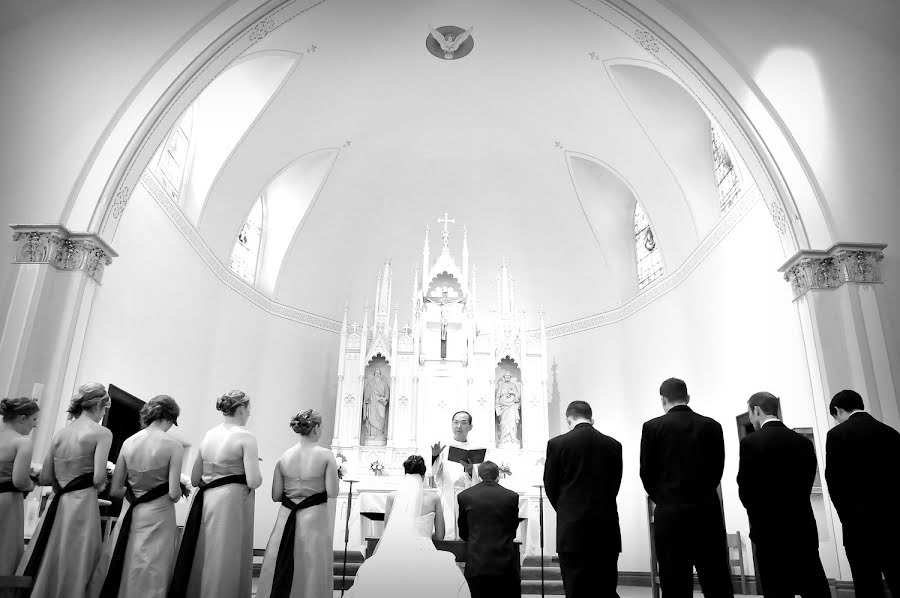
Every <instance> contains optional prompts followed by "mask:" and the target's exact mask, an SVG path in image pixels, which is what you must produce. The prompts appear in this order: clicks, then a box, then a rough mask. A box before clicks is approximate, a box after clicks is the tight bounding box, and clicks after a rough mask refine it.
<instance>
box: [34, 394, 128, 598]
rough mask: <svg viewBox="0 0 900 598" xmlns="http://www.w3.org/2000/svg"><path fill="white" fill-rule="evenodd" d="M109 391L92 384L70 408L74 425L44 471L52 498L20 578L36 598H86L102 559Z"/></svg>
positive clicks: (55, 445) (55, 443) (58, 437)
mask: <svg viewBox="0 0 900 598" xmlns="http://www.w3.org/2000/svg"><path fill="white" fill-rule="evenodd" d="M109 404H110V400H109V395H108V394H106V388H105V387H104V386H103V385H102V384H100V383H97V382H91V383H89V384H85V385H83V386H82V387H81V388H79V389H78V394H77V395H75V398H73V399H72V403H71V404H70V405H69V419H74V421H73V422H72V423H70V424H69V425H67V426H66V427H64V428H63V429H61V430H60V431H59V432H57V433H56V434H55V435H54V437H53V440H52V441H51V443H50V450H48V451H47V456H46V458H45V459H44V466H43V469H42V470H41V484H42V485H44V486H48V485H52V486H53V497H52V498H51V499H50V502H49V503H48V504H47V508H46V509H45V510H44V514H43V515H42V516H41V519H40V521H38V525H37V528H36V529H35V530H34V535H33V536H32V537H31V541H30V542H29V543H28V548H27V549H26V551H25V556H24V557H23V558H22V562H20V563H19V568H18V570H17V571H16V575H25V576H28V577H33V578H34V587H33V589H32V591H31V596H32V597H33V598H52V597H56V596H59V597H60V598H83V597H84V596H85V594H86V592H87V585H88V580H89V579H90V576H91V573H92V572H93V570H94V567H96V566H97V559H98V558H99V557H100V508H99V505H98V503H97V491H98V490H102V489H103V487H104V486H106V459H107V458H108V457H109V447H110V445H111V444H112V432H110V431H109V430H108V429H107V428H104V427H103V426H101V425H100V422H101V421H103V416H104V415H105V414H106V411H107V409H109Z"/></svg>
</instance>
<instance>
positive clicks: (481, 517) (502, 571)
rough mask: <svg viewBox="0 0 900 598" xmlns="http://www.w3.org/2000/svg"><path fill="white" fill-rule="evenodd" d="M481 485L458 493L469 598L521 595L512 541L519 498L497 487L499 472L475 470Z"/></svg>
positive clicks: (488, 466)
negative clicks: (470, 597) (465, 544)
mask: <svg viewBox="0 0 900 598" xmlns="http://www.w3.org/2000/svg"><path fill="white" fill-rule="evenodd" d="M478 475H479V476H480V477H481V479H482V482H481V483H480V484H477V485H475V486H472V487H471V488H468V489H466V490H463V491H462V492H460V493H459V497H458V500H459V537H460V538H461V539H463V540H465V541H466V543H467V545H468V556H467V558H466V569H465V573H464V574H465V577H466V581H468V582H469V589H470V590H471V592H472V598H481V597H484V598H512V597H517V598H518V597H520V596H521V595H522V584H521V581H520V579H519V559H518V556H517V555H516V547H515V544H514V540H515V537H516V530H517V529H518V527H519V495H518V494H516V493H515V492H513V491H512V490H507V489H506V488H504V487H503V486H501V485H500V484H498V483H497V478H498V477H500V469H499V468H498V467H497V465H496V464H495V463H492V462H491V461H485V462H484V463H482V464H481V465H479V466H478Z"/></svg>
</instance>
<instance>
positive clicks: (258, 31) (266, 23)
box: [249, 19, 275, 42]
mask: <svg viewBox="0 0 900 598" xmlns="http://www.w3.org/2000/svg"><path fill="white" fill-rule="evenodd" d="M273 29H275V19H262V20H261V21H257V22H256V23H254V24H253V27H251V28H250V35H249V37H250V41H251V42H258V41H259V40H261V39H263V38H264V37H266V36H267V35H269V33H270V32H271V31H272V30H273Z"/></svg>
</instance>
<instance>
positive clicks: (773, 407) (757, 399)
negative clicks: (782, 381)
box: [747, 391, 781, 417]
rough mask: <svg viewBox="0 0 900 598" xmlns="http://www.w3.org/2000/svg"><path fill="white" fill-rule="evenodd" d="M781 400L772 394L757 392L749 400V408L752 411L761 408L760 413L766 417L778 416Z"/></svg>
mask: <svg viewBox="0 0 900 598" xmlns="http://www.w3.org/2000/svg"><path fill="white" fill-rule="evenodd" d="M780 402H781V400H780V399H779V398H778V397H776V396H775V395H773V394H772V393H770V392H765V391H762V392H757V393H753V394H752V395H750V398H749V399H747V408H748V409H750V410H752V409H753V408H754V407H759V409H760V411H762V412H763V413H765V414H766V415H774V416H776V417H777V416H778V406H779V404H780Z"/></svg>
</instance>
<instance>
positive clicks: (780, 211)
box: [766, 202, 788, 235]
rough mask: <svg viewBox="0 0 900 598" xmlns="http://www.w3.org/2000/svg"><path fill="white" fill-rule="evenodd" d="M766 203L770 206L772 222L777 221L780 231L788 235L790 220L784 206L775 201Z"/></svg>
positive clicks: (776, 226) (776, 224) (776, 225)
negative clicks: (788, 220)
mask: <svg viewBox="0 0 900 598" xmlns="http://www.w3.org/2000/svg"><path fill="white" fill-rule="evenodd" d="M766 205H768V206H769V213H770V214H771V215H772V222H774V223H775V228H776V229H778V232H779V233H781V234H782V235H786V234H787V232H788V222H787V214H785V213H784V208H782V207H781V205H780V204H778V203H775V202H772V203H771V204H766Z"/></svg>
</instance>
